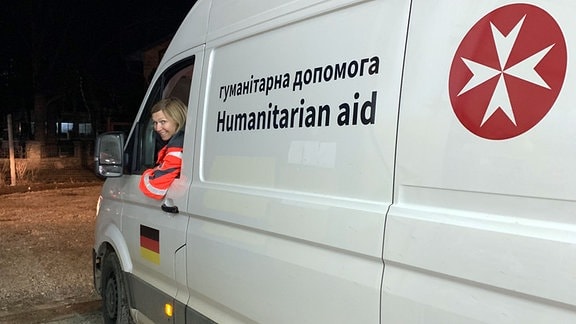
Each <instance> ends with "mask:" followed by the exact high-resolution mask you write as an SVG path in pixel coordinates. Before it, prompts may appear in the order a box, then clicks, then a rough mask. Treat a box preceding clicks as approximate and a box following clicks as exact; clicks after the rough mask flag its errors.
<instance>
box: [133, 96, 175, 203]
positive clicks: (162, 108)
mask: <svg viewBox="0 0 576 324" xmlns="http://www.w3.org/2000/svg"><path fill="white" fill-rule="evenodd" d="M151 114H152V122H153V125H154V131H156V133H157V134H158V136H159V137H160V139H161V140H162V142H163V143H164V146H163V147H162V149H160V151H159V152H158V159H157V160H156V165H155V166H154V168H152V169H147V170H146V171H144V173H143V174H142V178H141V179H140V190H142V192H143V193H144V194H145V195H146V196H148V197H150V198H154V199H162V198H163V197H164V196H165V195H166V192H167V191H168V188H169V187H170V185H171V184H172V182H173V181H174V179H176V178H177V177H179V176H180V168H181V166H182V147H183V145H184V125H185V123H186V105H185V104H184V103H183V102H182V101H180V99H178V98H166V99H162V100H160V101H159V102H158V103H156V104H155V105H154V106H153V107H152V110H151Z"/></svg>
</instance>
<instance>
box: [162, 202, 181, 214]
mask: <svg viewBox="0 0 576 324" xmlns="http://www.w3.org/2000/svg"><path fill="white" fill-rule="evenodd" d="M162 210H163V211H165V212H167V213H171V214H178V213H179V211H178V206H168V205H166V204H162Z"/></svg>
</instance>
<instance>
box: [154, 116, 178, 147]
mask: <svg viewBox="0 0 576 324" xmlns="http://www.w3.org/2000/svg"><path fill="white" fill-rule="evenodd" d="M152 122H153V123H154V130H155V131H156V133H158V135H160V138H162V140H163V141H167V140H169V139H171V138H172V136H173V135H174V134H175V133H176V128H177V127H178V125H176V122H175V121H174V120H173V119H171V118H170V117H168V116H166V115H164V112H163V111H162V110H160V111H157V112H155V113H153V114H152Z"/></svg>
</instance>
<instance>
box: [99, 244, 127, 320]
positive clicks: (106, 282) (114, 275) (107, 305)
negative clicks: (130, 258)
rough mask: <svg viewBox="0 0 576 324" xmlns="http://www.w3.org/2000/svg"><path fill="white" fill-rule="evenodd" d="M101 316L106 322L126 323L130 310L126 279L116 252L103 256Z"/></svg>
mask: <svg viewBox="0 0 576 324" xmlns="http://www.w3.org/2000/svg"><path fill="white" fill-rule="evenodd" d="M102 317H103V318H104V323H106V324H128V323H131V322H132V321H131V320H130V310H129V305H128V295H127V294H126V281H125V279H124V274H123V273H122V267H121V266H120V261H118V257H117V256H116V253H114V252H110V253H108V254H107V255H106V257H105V258H104V263H103V267H102Z"/></svg>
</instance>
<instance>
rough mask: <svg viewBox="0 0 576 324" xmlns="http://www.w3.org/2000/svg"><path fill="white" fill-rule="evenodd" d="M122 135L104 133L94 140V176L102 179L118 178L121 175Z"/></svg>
mask: <svg viewBox="0 0 576 324" xmlns="http://www.w3.org/2000/svg"><path fill="white" fill-rule="evenodd" d="M123 156H124V134H123V133H122V132H108V133H104V134H102V135H100V136H98V138H97V139H96V146H95V148H94V166H95V171H96V174H97V175H99V176H102V177H106V178H109V177H120V176H122V174H123V169H124V163H123V159H122V157H123Z"/></svg>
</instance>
